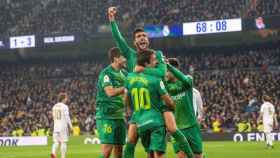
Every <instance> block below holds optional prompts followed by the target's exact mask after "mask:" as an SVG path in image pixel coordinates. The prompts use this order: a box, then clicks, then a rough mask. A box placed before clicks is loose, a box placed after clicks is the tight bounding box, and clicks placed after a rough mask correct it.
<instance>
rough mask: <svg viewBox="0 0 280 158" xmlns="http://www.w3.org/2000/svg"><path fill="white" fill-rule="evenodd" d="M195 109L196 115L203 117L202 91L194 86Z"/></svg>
mask: <svg viewBox="0 0 280 158" xmlns="http://www.w3.org/2000/svg"><path fill="white" fill-rule="evenodd" d="M193 109H194V113H195V116H197V117H202V113H203V102H202V98H201V95H200V92H199V91H198V90H197V89H195V88H193Z"/></svg>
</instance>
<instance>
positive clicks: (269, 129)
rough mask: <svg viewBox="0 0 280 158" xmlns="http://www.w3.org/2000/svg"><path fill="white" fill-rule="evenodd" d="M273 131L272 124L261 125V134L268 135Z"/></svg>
mask: <svg viewBox="0 0 280 158" xmlns="http://www.w3.org/2000/svg"><path fill="white" fill-rule="evenodd" d="M272 130H273V124H272V123H265V124H263V132H264V133H270V132H272Z"/></svg>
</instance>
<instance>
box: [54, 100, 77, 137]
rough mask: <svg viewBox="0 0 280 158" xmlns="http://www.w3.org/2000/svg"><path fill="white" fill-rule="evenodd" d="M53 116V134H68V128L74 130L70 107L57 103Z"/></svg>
mask: <svg viewBox="0 0 280 158" xmlns="http://www.w3.org/2000/svg"><path fill="white" fill-rule="evenodd" d="M52 115H53V121H54V128H53V132H54V133H55V132H61V133H67V132H68V126H69V127H70V128H72V123H71V119H70V116H69V109H68V106H67V105H65V104H64V103H57V104H55V105H54V106H53V108H52Z"/></svg>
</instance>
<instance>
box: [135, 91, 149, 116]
mask: <svg viewBox="0 0 280 158" xmlns="http://www.w3.org/2000/svg"><path fill="white" fill-rule="evenodd" d="M131 94H132V97H133V100H134V103H133V104H134V110H135V111H139V110H140V109H145V110H148V109H151V97H150V93H149V90H148V89H146V88H132V91H131Z"/></svg>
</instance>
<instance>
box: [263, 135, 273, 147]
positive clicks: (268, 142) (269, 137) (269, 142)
mask: <svg viewBox="0 0 280 158" xmlns="http://www.w3.org/2000/svg"><path fill="white" fill-rule="evenodd" d="M265 135H266V144H267V145H272V137H271V133H265Z"/></svg>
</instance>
